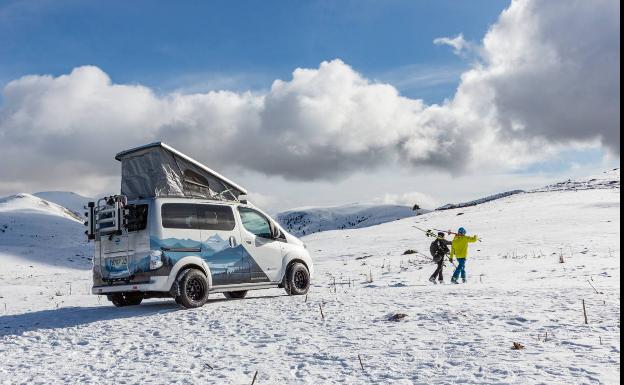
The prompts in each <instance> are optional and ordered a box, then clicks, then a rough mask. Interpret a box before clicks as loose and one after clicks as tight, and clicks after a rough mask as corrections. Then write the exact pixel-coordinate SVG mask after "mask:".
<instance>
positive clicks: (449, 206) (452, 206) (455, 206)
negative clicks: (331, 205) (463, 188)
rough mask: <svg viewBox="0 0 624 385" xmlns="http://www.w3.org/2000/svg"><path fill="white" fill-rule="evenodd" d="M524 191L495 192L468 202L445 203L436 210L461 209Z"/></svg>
mask: <svg viewBox="0 0 624 385" xmlns="http://www.w3.org/2000/svg"><path fill="white" fill-rule="evenodd" d="M523 192H525V191H524V190H512V191H506V192H503V193H500V194H494V195H490V196H487V197H485V198H481V199H475V200H473V201H468V202H462V203H449V204H447V205H444V206H442V207H438V208H437V209H436V210H451V209H459V208H462V207H470V206H476V205H480V204H482V203H486V202H491V201H494V200H497V199H501V198H506V197H508V196H511V195H516V194H522V193H523Z"/></svg>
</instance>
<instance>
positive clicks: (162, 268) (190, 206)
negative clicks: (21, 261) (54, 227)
mask: <svg viewBox="0 0 624 385" xmlns="http://www.w3.org/2000/svg"><path fill="white" fill-rule="evenodd" d="M115 158H116V159H117V160H119V161H120V162H121V168H122V181H121V194H120V195H115V196H110V197H105V198H102V199H100V200H98V201H97V202H90V203H89V205H88V207H87V208H88V212H87V218H88V221H87V222H86V223H85V225H86V226H87V227H88V229H87V231H86V234H87V236H88V238H89V239H90V240H93V241H94V243H95V254H94V258H93V289H92V292H93V294H98V295H103V294H104V295H106V296H107V297H108V299H109V300H110V301H112V302H113V304H115V306H128V305H138V304H140V303H141V301H142V300H143V299H144V298H154V297H173V298H175V300H176V302H178V303H179V304H180V305H181V306H183V307H187V308H192V307H199V306H202V305H203V304H204V303H206V301H207V299H208V294H209V293H211V292H212V293H217V292H220V293H223V294H224V295H225V297H226V298H243V297H245V295H246V294H247V291H248V290H254V289H265V288H272V287H283V288H284V289H286V291H287V293H289V294H291V295H301V294H305V293H307V291H308V288H309V285H310V278H311V276H312V272H313V265H312V259H311V258H310V254H309V252H308V251H307V250H306V246H305V244H304V243H303V242H302V241H300V240H299V239H298V238H296V237H294V236H293V235H291V234H289V233H288V232H286V231H285V230H284V229H283V228H282V227H281V226H280V225H279V224H277V223H276V222H275V221H274V220H273V219H271V218H270V217H269V216H268V215H267V214H266V213H264V212H263V211H262V210H260V209H258V208H257V207H255V206H253V205H252V204H251V203H249V202H247V201H246V200H244V199H242V196H243V195H244V194H246V191H245V189H243V188H242V187H240V186H238V185H237V184H235V183H234V182H232V181H230V180H228V179H226V178H225V177H223V176H221V175H219V174H218V173H216V172H215V171H213V170H211V169H209V168H208V167H206V166H204V165H202V164H201V163H199V162H197V161H195V160H193V159H192V158H190V157H188V156H186V155H184V154H182V153H180V152H179V151H177V150H175V149H173V148H171V147H170V146H168V145H166V144H164V143H160V142H159V143H152V144H148V145H145V146H142V147H138V148H134V149H131V150H127V151H124V152H121V153H119V154H117V155H116V157H115Z"/></svg>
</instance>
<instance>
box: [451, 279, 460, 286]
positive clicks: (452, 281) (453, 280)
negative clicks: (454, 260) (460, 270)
mask: <svg viewBox="0 0 624 385" xmlns="http://www.w3.org/2000/svg"><path fill="white" fill-rule="evenodd" d="M451 283H452V284H455V285H459V282H457V278H453V279H451Z"/></svg>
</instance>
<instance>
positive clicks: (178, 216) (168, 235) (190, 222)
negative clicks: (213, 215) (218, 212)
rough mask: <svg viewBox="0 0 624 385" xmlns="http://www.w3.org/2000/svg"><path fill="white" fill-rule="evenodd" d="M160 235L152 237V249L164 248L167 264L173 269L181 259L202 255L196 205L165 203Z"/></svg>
mask: <svg viewBox="0 0 624 385" xmlns="http://www.w3.org/2000/svg"><path fill="white" fill-rule="evenodd" d="M160 214H161V215H160V219H161V221H162V227H161V228H160V237H159V238H152V239H151V240H150V244H151V247H152V249H153V250H154V249H160V250H162V252H163V254H164V256H165V266H166V267H167V268H169V269H171V268H172V267H173V266H174V265H175V264H176V262H178V261H179V260H180V259H182V258H184V257H186V256H189V255H195V256H199V255H201V251H202V249H201V244H202V240H201V234H200V230H199V226H198V223H197V211H196V210H195V205H194V204H190V203H163V205H162V206H161V209H160Z"/></svg>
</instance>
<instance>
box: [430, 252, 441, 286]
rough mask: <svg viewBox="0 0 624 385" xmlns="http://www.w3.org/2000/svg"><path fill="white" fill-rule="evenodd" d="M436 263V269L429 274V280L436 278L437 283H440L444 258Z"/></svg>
mask: <svg viewBox="0 0 624 385" xmlns="http://www.w3.org/2000/svg"><path fill="white" fill-rule="evenodd" d="M436 263H437V264H438V267H437V268H436V270H435V271H434V272H433V274H431V278H429V279H436V277H437V278H438V281H440V282H442V281H444V276H443V275H442V270H443V269H444V258H443V259H442V260H441V261H440V262H436Z"/></svg>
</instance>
